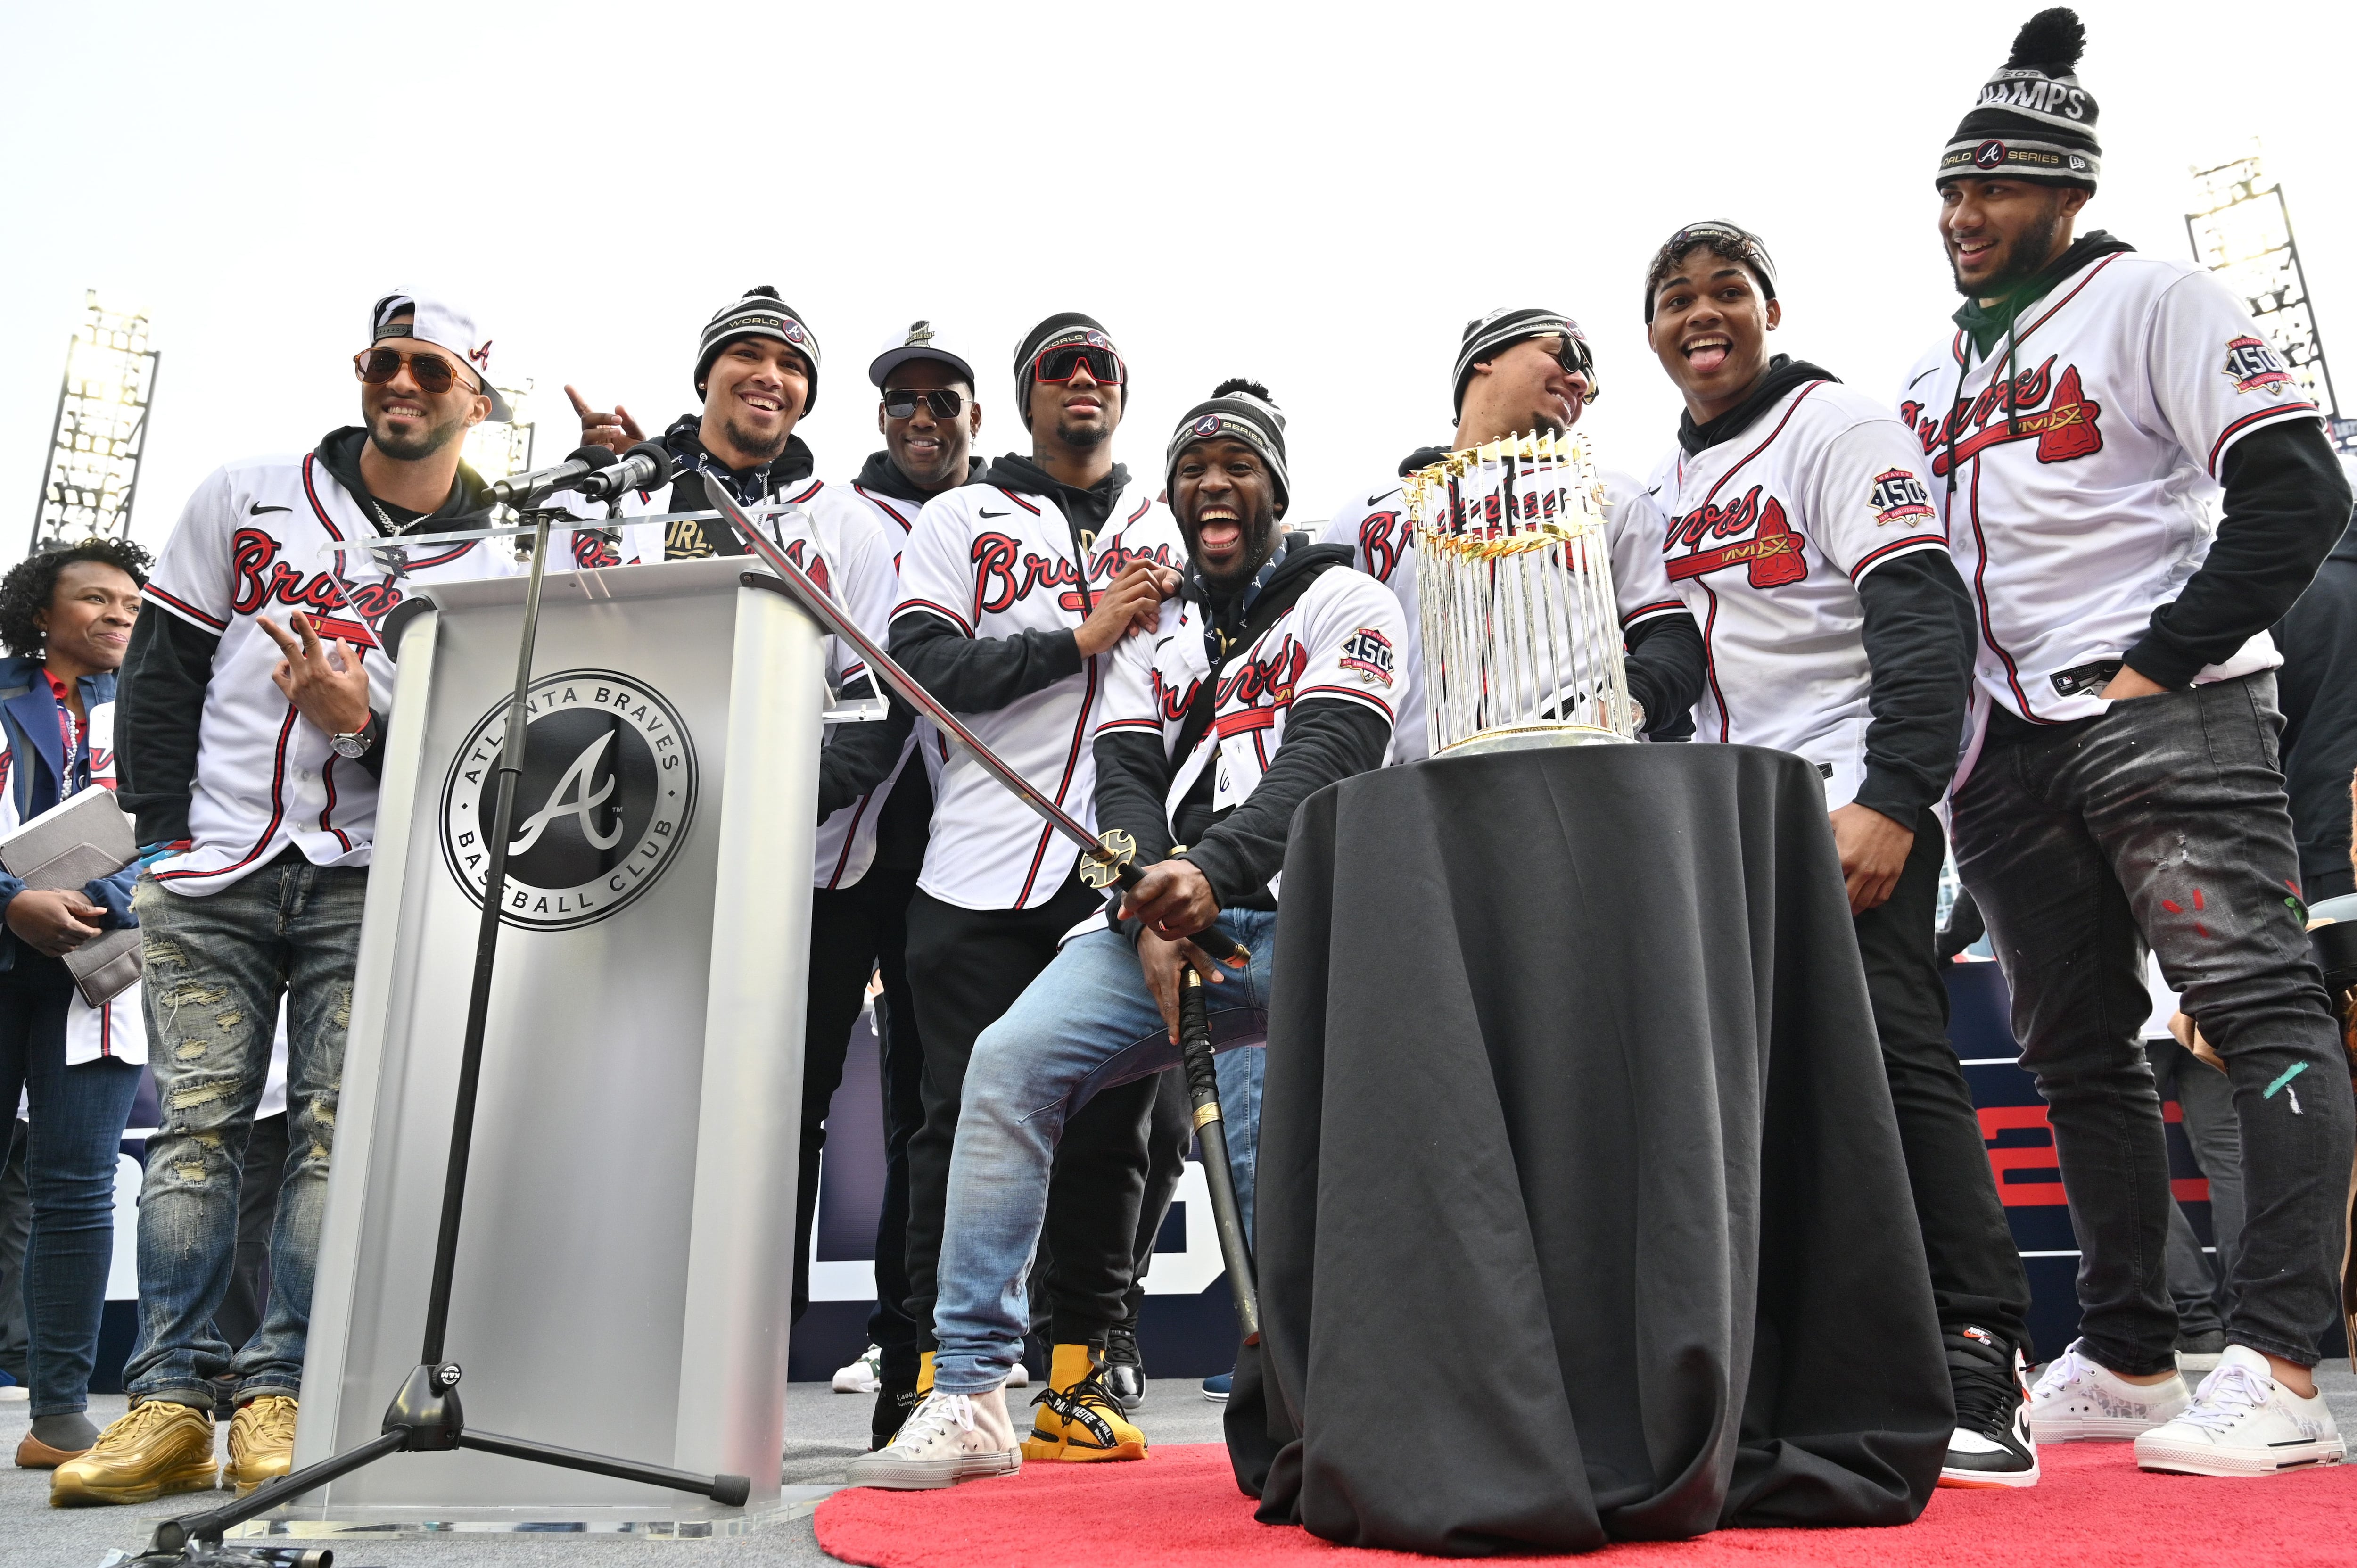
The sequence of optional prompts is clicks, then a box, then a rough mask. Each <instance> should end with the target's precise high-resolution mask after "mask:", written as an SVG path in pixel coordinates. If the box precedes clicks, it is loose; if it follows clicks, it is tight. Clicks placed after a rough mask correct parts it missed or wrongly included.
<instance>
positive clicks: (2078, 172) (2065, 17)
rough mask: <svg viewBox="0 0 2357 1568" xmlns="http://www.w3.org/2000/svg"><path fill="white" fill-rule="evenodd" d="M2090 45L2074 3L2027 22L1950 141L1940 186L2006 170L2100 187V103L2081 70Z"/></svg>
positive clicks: (1936, 180)
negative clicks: (2085, 85)
mask: <svg viewBox="0 0 2357 1568" xmlns="http://www.w3.org/2000/svg"><path fill="white" fill-rule="evenodd" d="M2086 47H2087V29H2086V27H2085V26H2084V25H2083V24H2082V23H2081V22H2080V20H2079V14H2078V13H2077V12H2075V11H2072V10H2071V9H2069V8H2068V7H2066V6H2061V5H2056V6H2054V7H2052V8H2050V9H2049V10H2044V11H2040V13H2038V15H2036V16H2032V17H2031V18H2029V21H2027V22H2024V23H2023V24H2022V25H2021V31H2019V32H2018V33H2016V34H2015V35H2014V37H2013V53H2012V54H2011V55H2010V56H2008V57H2007V59H2006V62H2005V64H2004V65H2003V66H2001V67H1999V68H1998V70H1997V73H1996V75H1995V76H1992V77H1990V78H1989V79H1988V81H1986V83H1984V84H1983V86H1982V88H1981V97H1980V102H1977V103H1975V104H1974V105H1973V109H1972V113H1969V114H1966V115H1965V116H1964V121H1963V123H1962V124H1959V125H1957V127H1956V134H1954V135H1953V136H1952V137H1951V138H1949V141H1948V146H1947V150H1946V151H1945V152H1943V153H1942V154H1941V155H1940V172H1939V173H1938V174H1937V175H1936V176H1934V177H1933V178H1932V183H1933V184H1934V185H1938V184H1941V183H1943V182H1944V181H1947V180H1951V179H1961V178H1965V177H1987V176H1990V175H1995V174H2006V175H2010V176H2011V177H2014V178H2015V179H2031V180H2038V181H2040V182H2041V183H2043V184H2047V185H2077V186H2083V187H2085V188H2087V189H2089V190H2093V189H2094V188H2095V177H2096V176H2097V175H2098V174H2100V173H2101V172H2102V168H2103V152H2104V149H2103V148H2102V147H2101V146H2100V145H2097V143H2096V141H2095V100H2094V98H2093V95H2091V94H2090V93H2089V92H2088V91H2087V90H2086V89H2085V88H2083V87H2082V86H2080V85H2079V78H2078V75H2077V71H2078V69H2079V56H2080V53H2081V52H2082V51H2083V50H2084V49H2085V48H2086Z"/></svg>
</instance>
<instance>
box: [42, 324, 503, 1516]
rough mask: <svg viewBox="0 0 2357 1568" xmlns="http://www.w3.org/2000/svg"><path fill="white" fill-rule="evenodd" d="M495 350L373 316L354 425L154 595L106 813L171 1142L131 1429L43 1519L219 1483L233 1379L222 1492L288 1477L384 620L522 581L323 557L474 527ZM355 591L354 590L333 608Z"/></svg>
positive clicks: (498, 404)
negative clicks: (258, 1269)
mask: <svg viewBox="0 0 2357 1568" xmlns="http://www.w3.org/2000/svg"><path fill="white" fill-rule="evenodd" d="M489 358H490V344H489V343H488V342H485V341H484V340H483V338H481V336H480V334H479V333H478V331H477V330H476V328H475V325H474V323H473V321H472V320H471V319H470V318H469V317H468V315H467V314H466V312H464V311H462V310H460V309H458V308H457V307H456V306H453V305H451V304H450V303H449V302H448V301H447V300H436V299H432V298H428V297H425V296H424V295H411V294H391V295H385V296H384V297H383V298H382V299H380V300H378V301H377V302H376V306H375V307H374V308H373V309H372V310H371V313H370V317H369V347H367V348H366V349H362V350H361V352H360V353H359V354H358V355H356V356H355V357H354V360H353V368H354V370H355V371H356V372H357V374H358V376H359V378H360V393H361V421H362V422H361V424H357V425H348V426H346V427H345V428H343V429H340V430H337V431H333V432H331V433H329V434H328V436H327V437H326V438H325V439H324V440H322V441H321V442H320V443H319V445H318V446H317V448H316V449H314V450H313V451H311V452H309V453H307V454H305V455H304V456H299V457H265V458H254V459H250V460H247V461H242V462H237V463H232V464H230V465H229V466H228V467H223V468H221V469H219V470H218V471H216V472H215V473H214V474H213V475H212V477H211V478H208V479H206V480H205V481H204V483H203V484H201V485H199V487H198V488H197V492H196V494H195V495H194V496H192V497H191V498H190V499H189V500H188V506H187V508H186V510H183V511H182V513H181V515H180V520H179V521H178V524H177V525H176V526H175V527H174V529H173V531H172V536H171V538H170V539H169V541H167V542H166V544H165V546H164V551H163V554H162V555H161V557H160V558H159V559H158V560H157V561H156V571H155V575H154V576H153V577H151V578H150V579H149V581H148V583H147V585H146V588H145V595H144V596H145V600H146V602H145V605H143V606H142V607H141V608H140V612H139V620H138V623H137V625H136V626H135V628H134V629H133V632H132V638H131V647H130V650H129V653H128V654H127V656H126V657H125V660H124V667H123V686H122V697H121V702H120V708H119V714H118V718H119V724H118V727H117V729H116V736H117V747H118V753H119V758H118V768H119V770H120V778H121V787H120V791H119V799H120V800H121V802H122V804H123V805H124V808H125V809H126V810H128V811H131V812H132V813H133V814H134V815H135V817H136V819H137V821H138V830H139V838H140V842H141V843H144V844H145V845H146V846H147V849H146V851H145V874H144V875H141V876H140V878H139V881H138V885H137V887H136V889H135V893H134V895H133V908H135V910H136V911H137V913H138V915H139V919H140V924H141V926H142V927H143V928H144V929H145V932H146V940H147V948H146V964H147V975H146V986H145V1006H146V1009H147V1031H148V1038H149V1040H150V1042H151V1043H152V1046H153V1049H154V1058H153V1067H154V1070H155V1075H156V1090H157V1092H158V1095H159V1097H160V1104H161V1107H162V1125H161V1126H159V1127H158V1128H157V1129H156V1133H155V1134H154V1135H153V1136H152V1137H151V1138H150V1139H149V1141H148V1148H149V1150H150V1151H151V1152H152V1154H153V1155H154V1156H155V1157H154V1158H152V1159H151V1160H149V1161H148V1164H147V1174H146V1178H145V1185H144V1186H143V1187H142V1190H141V1193H140V1198H139V1346H138V1349H137V1351H136V1353H135V1355H134V1356H133V1357H132V1359H131V1363H130V1365H129V1366H128V1367H127V1368H125V1369H124V1380H125V1386H126V1388H127V1390H128V1391H129V1393H130V1395H131V1402H132V1408H131V1412H130V1413H129V1414H127V1415H125V1416H124V1418H123V1419H122V1420H120V1421H118V1422H116V1423H113V1425H112V1426H109V1427H108V1428H107V1429H106V1430H105V1432H103V1433H102V1434H100V1435H99V1439H98V1443H97V1445H96V1446H95V1447H94V1448H92V1449H91V1451H90V1452H89V1453H87V1454H84V1455H81V1456H80V1457H78V1458H75V1459H72V1460H70V1461H68V1462H67V1463H65V1464H64V1465H61V1466H59V1467H58V1470H57V1473H56V1475H55V1477H54V1478H53V1480H52V1483H51V1489H50V1498H51V1500H52V1501H54V1502H58V1503H68V1504H70V1503H138V1502H145V1501H147V1500H149V1499H151V1498H156V1497H157V1496H159V1495H161V1494H164V1493H167V1492H177V1491H187V1490H191V1489H198V1488H206V1487H212V1486H213V1485H214V1484H215V1473H216V1466H215V1464H214V1461H213V1417H214V1410H215V1404H216V1401H217V1383H216V1380H217V1379H221V1378H222V1377H223V1376H224V1375H225V1376H226V1377H227V1379H228V1380H229V1382H230V1383H231V1384H232V1385H233V1386H234V1388H235V1393H234V1394H233V1396H231V1397H232V1401H233V1403H234V1406H235V1415H234V1417H233V1418H232V1419H231V1423H230V1434H229V1478H230V1480H231V1482H232V1483H233V1484H234V1485H235V1486H236V1487H238V1489H239V1490H241V1491H247V1490H251V1489H252V1488H253V1487H255V1486H258V1485H260V1484H261V1483H262V1482H264V1481H265V1480H267V1479H269V1478H270V1477H273V1476H276V1475H280V1474H284V1473H285V1470H286V1468H287V1463H288V1459H289V1456H290V1455H291V1453H292V1445H293V1443H294V1436H295V1402H296V1393H297V1391H298V1390H299V1388H300V1387H301V1384H302V1378H303V1356H304V1343H305V1337H306V1332H307V1327H308V1324H309V1318H310V1308H311V1282H312V1273H313V1266H314V1263H315V1261H316V1254H317V1246H318V1235H319V1219H320V1214H321V1211H322V1208H323V1206H324V1204H325V1200H326V1195H327V1188H328V1159H329V1155H330V1151H331V1149H332V1148H333V1145H334V1141H335V1119H336V1101H337V1092H338V1088H339V1083H340V1080H341V1079H342V1076H343V1054H344V1032H345V1022H344V1020H345V1017H346V1015H347V1014H348V1013H349V1011H350V1005H351V996H352V972H353V967H354V963H355V961H356V958H357V955H358V949H359V941H360V924H361V901H362V898H363V897H364V896H365V894H366V892H367V888H368V865H369V859H370V853H371V841H372V838H373V835H374V830H375V822H376V794H377V775H378V772H379V770H380V769H381V768H382V746H381V745H380V737H381V736H382V732H383V715H384V714H386V713H388V712H389V711H390V710H391V707H392V700H393V679H394V675H395V671H396V666H395V665H394V664H393V661H392V660H390V659H388V658H387V657H386V656H385V654H384V652H383V650H382V648H381V647H380V646H379V644H378V642H377V628H378V627H379V626H380V624H381V623H382V619H383V617H384V615H385V613H386V612H387V611H388V610H390V609H391V608H392V607H393V606H394V605H395V604H397V603H399V602H400V600H401V599H402V598H403V597H404V592H405V589H406V586H407V585H409V584H412V583H416V582H432V581H439V580H446V579H450V578H463V577H481V576H490V575H504V574H507V573H511V572H512V571H514V570H515V569H516V564H515V561H514V558H513V555H512V554H511V553H508V552H505V551H495V550H493V549H492V548H491V547H490V545H488V544H487V543H483V542H462V543H459V544H456V545H452V546H446V547H436V546H431V545H427V546H423V547H420V548H419V549H418V550H416V551H415V552H414V553H412V555H411V559H410V561H409V564H408V565H409V572H408V575H407V576H405V577H404V578H403V579H401V580H400V581H399V582H393V581H390V580H387V579H385V578H384V577H383V576H382V574H373V573H371V572H369V571H368V569H367V567H366V566H365V565H364V564H344V565H342V566H341V568H340V580H339V573H338V572H335V571H331V570H330V569H329V567H328V563H327V562H326V561H325V559H323V552H324V551H325V550H326V548H327V547H328V545H329V544H330V543H331V542H335V541H337V540H361V539H368V538H371V537H372V536H381V535H402V534H432V533H442V532H456V531H459V530H463V529H468V528H474V527H480V526H481V525H482V523H483V521H484V519H483V516H482V514H483V512H484V511H485V510H487V502H486V500H485V498H484V495H483V487H482V481H481V480H480V479H479V478H477V477H476V476H475V475H474V473H473V472H471V471H470V470H469V469H468V467H466V465H465V464H463V463H461V462H460V461H459V448H460V442H461V438H462V437H463V436H464V435H465V434H466V432H467V430H468V428H469V427H470V426H472V425H475V424H479V423H481V422H482V421H483V420H485V419H500V420H503V419H506V418H508V417H510V416H509V413H508V409H507V406H506V404H505V403H504V402H503V401H502V400H501V399H500V395H499V393H498V392H496V391H494V390H492V388H491V387H490V382H489V381H487V380H486V379H485V376H484V367H485V365H486V364H487V363H488V361H489ZM356 577H365V578H369V579H371V580H370V582H369V585H368V588H367V589H366V590H365V591H363V592H361V593H358V594H354V595H352V596H349V597H348V596H347V594H346V591H345V587H346V585H347V584H349V583H350V582H351V581H352V580H353V579H354V578H356ZM282 623H284V624H282ZM282 998H283V999H284V1001H285V1009H286V1036H287V1055H288V1061H287V1084H286V1102H287V1113H288V1116H289V1119H290V1123H291V1131H292V1133H293V1137H292V1140H291V1141H292V1144H293V1146H294V1148H295V1149H296V1155H295V1156H294V1157H293V1158H292V1159H291V1160H289V1161H288V1163H287V1165H286V1168H285V1172H284V1174H283V1175H282V1176H281V1178H280V1187H279V1197H278V1220H277V1225H276V1228H275V1230H274V1233H273V1235H272V1238H271V1249H270V1269H271V1290H270V1304H269V1308H268V1313H267V1316H265V1317H264V1321H263V1324H262V1326H261V1327H260V1328H259V1329H258V1330H256V1331H255V1333H254V1334H253V1337H250V1338H249V1339H247V1340H246V1342H245V1343H244V1345H242V1346H232V1345H228V1344H224V1343H223V1342H222V1341H221V1338H220V1337H218V1336H217V1335H216V1334H215V1333H214V1331H213V1326H212V1321H213V1316H214V1314H215V1312H216V1311H217V1310H218V1309H219V1308H220V1306H221V1300H222V1297H223V1295H224V1294H225V1293H226V1292H227V1290H228V1287H229V1283H230V1274H231V1267H232V1264H233V1262H234V1261H235V1257H236V1251H237V1219H238V1187H239V1180H240V1167H241V1164H242V1155H243V1152H244V1149H245V1145H246V1140H247V1136H248V1134H249V1133H250V1132H251V1131H252V1128H253V1112H254V1109H255V1106H256V1105H257V1103H258V1102H259V1101H260V1099H261V1096H262V1092H263V1086H264V1078H265V1076H266V1075H267V1072H268V1069H269V1064H270V1054H271V1043H272V1036H273V1030H272V1028H271V1021H272V1020H273V1019H274V1018H276V1017H277V1016H278V1015H279V1007H280V1003H281V1000H282Z"/></svg>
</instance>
